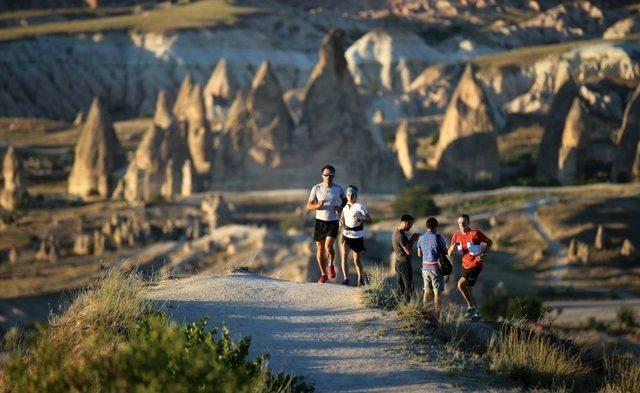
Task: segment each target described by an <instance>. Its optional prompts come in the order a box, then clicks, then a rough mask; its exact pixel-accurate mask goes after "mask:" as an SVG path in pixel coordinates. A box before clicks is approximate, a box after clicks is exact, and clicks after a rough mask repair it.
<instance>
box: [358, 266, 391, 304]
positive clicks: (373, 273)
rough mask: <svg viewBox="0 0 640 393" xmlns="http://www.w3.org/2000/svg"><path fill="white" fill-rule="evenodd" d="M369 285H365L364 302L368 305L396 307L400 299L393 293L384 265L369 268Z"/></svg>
mask: <svg viewBox="0 0 640 393" xmlns="http://www.w3.org/2000/svg"><path fill="white" fill-rule="evenodd" d="M368 277H369V285H367V286H365V287H364V291H363V292H362V302H363V303H364V305H365V306H367V307H382V308H386V309H394V308H396V307H397V305H398V299H397V296H396V295H395V293H393V291H392V289H391V287H390V285H389V283H388V282H387V277H386V274H385V271H384V269H383V268H382V267H375V268H373V269H371V270H369V275H368Z"/></svg>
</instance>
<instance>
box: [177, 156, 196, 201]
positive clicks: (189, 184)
mask: <svg viewBox="0 0 640 393" xmlns="http://www.w3.org/2000/svg"><path fill="white" fill-rule="evenodd" d="M181 171H182V184H181V186H180V195H182V196H183V197H187V196H190V195H191V194H192V193H193V189H194V187H193V181H194V178H193V165H191V160H186V161H185V162H184V165H182V168H181Z"/></svg>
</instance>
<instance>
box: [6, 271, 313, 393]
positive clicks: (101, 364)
mask: <svg viewBox="0 0 640 393" xmlns="http://www.w3.org/2000/svg"><path fill="white" fill-rule="evenodd" d="M143 293H144V286H143V282H142V280H141V279H140V277H139V276H137V275H135V274H131V275H125V274H124V273H121V272H118V271H112V272H110V273H108V274H107V276H106V277H105V278H104V279H103V280H101V281H100V283H99V284H98V285H97V286H96V287H95V288H94V289H93V290H90V291H87V292H85V293H84V294H83V295H82V296H80V297H79V298H78V299H77V300H76V301H75V302H74V303H73V304H72V305H71V307H70V308H69V309H68V310H67V312H65V313H64V314H63V315H62V316H60V317H57V318H53V319H52V320H51V323H50V324H49V326H47V327H44V328H41V329H40V330H39V331H38V332H37V333H36V335H35V338H34V339H33V340H32V343H31V345H30V346H29V347H28V348H27V349H25V350H24V351H22V352H18V351H14V352H13V353H12V355H11V357H10V359H9V360H8V362H7V363H6V364H5V365H4V370H3V374H4V376H3V381H0V390H8V391H16V392H36V391H48V392H67V391H87V392H94V391H95V392H97V391H171V392H193V391H206V390H211V389H214V390H216V391H221V392H267V391H278V392H280V391H282V392H288V391H311V390H312V388H311V387H309V386H307V385H306V384H305V383H304V382H303V381H302V380H301V379H300V378H296V377H290V376H287V375H284V374H271V373H270V372H269V371H268V370H267V360H268V357H267V356H266V355H263V356H262V357H259V358H257V359H255V360H252V361H247V356H248V353H249V346H250V340H249V339H248V338H244V339H242V340H240V341H238V342H237V343H236V342H234V341H232V340H231V338H230V335H229V332H228V330H227V329H226V327H225V328H223V329H222V332H221V335H220V337H219V338H218V337H217V331H216V330H215V329H214V330H207V329H205V326H206V323H207V321H206V320H201V321H199V322H196V323H192V324H190V325H186V324H185V325H179V324H178V323H176V322H174V321H173V320H171V319H170V318H169V317H168V316H166V315H164V314H153V313H150V312H149V310H148V308H146V307H145V305H144V302H143Z"/></svg>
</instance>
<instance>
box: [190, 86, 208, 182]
mask: <svg viewBox="0 0 640 393" xmlns="http://www.w3.org/2000/svg"><path fill="white" fill-rule="evenodd" d="M186 117H187V124H188V130H187V143H188V145H189V153H190V155H191V160H192V162H193V166H194V168H195V170H196V172H197V173H198V174H208V173H209V172H210V171H211V153H212V151H213V141H212V135H211V131H210V130H209V126H208V124H207V121H206V118H205V109H204V101H203V100H202V88H201V87H200V85H199V84H196V85H195V86H193V88H192V89H191V93H190V95H189V102H188V106H187V108H186Z"/></svg>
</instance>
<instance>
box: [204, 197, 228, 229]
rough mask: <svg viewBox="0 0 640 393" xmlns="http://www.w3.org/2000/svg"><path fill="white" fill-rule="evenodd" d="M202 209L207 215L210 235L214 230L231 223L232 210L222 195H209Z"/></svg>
mask: <svg viewBox="0 0 640 393" xmlns="http://www.w3.org/2000/svg"><path fill="white" fill-rule="evenodd" d="M200 208H201V209H202V211H203V212H204V213H205V216H206V218H207V223H208V224H209V233H211V231H212V230H214V229H216V228H218V227H221V226H223V225H227V224H230V223H231V210H230V209H229V205H227V202H226V201H225V199H224V197H223V196H222V194H216V195H207V196H206V197H205V198H204V199H203V200H202V204H201V205H200Z"/></svg>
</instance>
